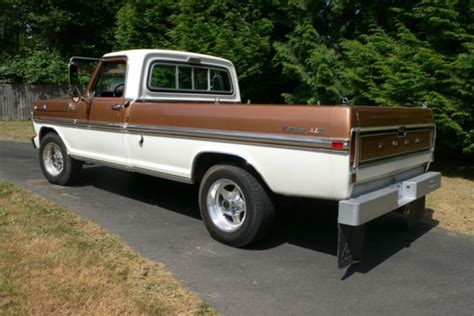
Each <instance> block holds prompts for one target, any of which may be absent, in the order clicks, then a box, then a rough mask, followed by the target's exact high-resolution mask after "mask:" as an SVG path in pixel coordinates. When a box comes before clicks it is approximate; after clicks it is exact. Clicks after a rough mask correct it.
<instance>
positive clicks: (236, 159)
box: [191, 151, 272, 191]
mask: <svg viewBox="0 0 474 316" xmlns="http://www.w3.org/2000/svg"><path fill="white" fill-rule="evenodd" d="M218 164H229V165H234V166H237V167H241V168H243V169H245V170H247V171H249V172H250V173H251V174H252V175H254V176H255V177H256V178H257V179H258V180H259V181H260V182H261V183H262V184H263V185H264V186H265V187H266V188H267V189H270V191H272V190H271V187H270V186H269V185H268V183H267V181H266V180H265V178H264V177H263V175H262V174H261V172H259V170H258V167H256V166H255V164H254V163H252V162H250V161H249V160H248V159H246V158H244V157H243V156H242V155H239V154H236V153H223V152H215V151H204V152H200V153H199V154H197V155H196V156H195V157H194V160H193V163H192V169H191V181H192V182H193V183H197V182H200V181H201V180H202V178H203V176H204V174H205V173H206V171H207V170H209V168H211V167H212V166H214V165H218Z"/></svg>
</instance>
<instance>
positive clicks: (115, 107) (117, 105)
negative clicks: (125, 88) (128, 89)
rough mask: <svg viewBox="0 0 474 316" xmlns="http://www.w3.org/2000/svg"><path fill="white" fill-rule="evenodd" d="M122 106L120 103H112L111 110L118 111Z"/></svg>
mask: <svg viewBox="0 0 474 316" xmlns="http://www.w3.org/2000/svg"><path fill="white" fill-rule="evenodd" d="M121 108H122V105H121V104H114V105H112V110H113V111H119V110H120V109H121Z"/></svg>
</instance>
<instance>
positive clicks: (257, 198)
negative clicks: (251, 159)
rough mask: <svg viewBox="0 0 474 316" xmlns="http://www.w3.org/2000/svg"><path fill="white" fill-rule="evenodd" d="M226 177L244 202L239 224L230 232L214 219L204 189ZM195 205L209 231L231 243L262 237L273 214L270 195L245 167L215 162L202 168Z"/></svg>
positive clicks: (241, 244) (247, 243)
mask: <svg viewBox="0 0 474 316" xmlns="http://www.w3.org/2000/svg"><path fill="white" fill-rule="evenodd" d="M226 180H230V181H232V182H234V183H235V184H237V185H238V186H239V188H240V190H241V191H242V193H243V196H244V199H245V205H246V210H245V216H244V217H243V219H242V223H241V224H240V225H241V226H240V227H239V228H238V229H237V230H235V231H232V232H227V231H224V230H222V229H220V228H219V226H217V225H216V224H215V223H214V221H213V220H212V218H211V215H210V212H211V209H210V208H209V205H208V193H209V191H210V190H211V188H212V186H213V185H214V184H215V183H217V182H218V181H226ZM199 207H200V210H201V217H202V220H203V222H204V225H205V226H206V228H207V230H208V231H209V234H210V235H211V236H212V237H213V238H214V239H216V240H218V241H220V242H223V243H225V244H227V245H230V246H233V247H245V246H248V245H250V244H252V243H254V242H256V241H258V240H260V239H262V238H264V237H265V236H266V234H267V233H268V231H269V230H270V228H271V225H272V223H273V219H274V216H275V208H274V205H273V202H272V199H271V198H270V195H269V193H268V192H267V191H266V190H265V188H264V186H263V185H262V184H261V183H260V182H259V181H258V180H257V179H256V178H255V177H254V176H253V175H252V174H251V173H249V172H248V171H247V170H245V169H243V168H239V167H237V166H232V165H216V166H213V167H211V168H210V169H209V170H208V171H207V172H206V174H205V175H204V177H203V179H202V181H201V184H200V187H199Z"/></svg>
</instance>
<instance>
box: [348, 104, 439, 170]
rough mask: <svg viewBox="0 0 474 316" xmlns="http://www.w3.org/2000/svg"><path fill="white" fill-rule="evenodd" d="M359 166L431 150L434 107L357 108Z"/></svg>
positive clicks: (355, 119)
mask: <svg viewBox="0 0 474 316" xmlns="http://www.w3.org/2000/svg"><path fill="white" fill-rule="evenodd" d="M354 115H355V117H354V121H353V122H354V123H355V124H354V125H355V126H357V130H358V144H357V145H358V146H357V147H358V148H357V162H358V165H359V166H363V165H366V164H371V163H376V162H383V161H385V160H387V159H394V158H401V157H404V156H408V155H412V154H416V153H419V152H426V151H430V150H432V148H433V145H434V143H433V142H434V133H435V130H434V121H433V113H432V111H431V110H430V109H423V108H386V107H366V106H364V107H355V108H354Z"/></svg>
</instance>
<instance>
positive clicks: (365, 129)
mask: <svg viewBox="0 0 474 316" xmlns="http://www.w3.org/2000/svg"><path fill="white" fill-rule="evenodd" d="M402 126H403V127H406V128H407V129H409V128H418V127H433V126H434V123H424V124H400V125H391V126H374V127H359V128H357V129H358V130H359V131H361V132H372V131H388V130H391V129H393V130H397V129H398V128H399V127H402Z"/></svg>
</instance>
